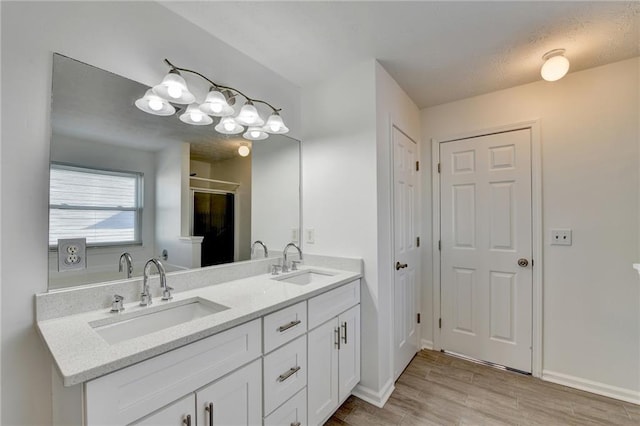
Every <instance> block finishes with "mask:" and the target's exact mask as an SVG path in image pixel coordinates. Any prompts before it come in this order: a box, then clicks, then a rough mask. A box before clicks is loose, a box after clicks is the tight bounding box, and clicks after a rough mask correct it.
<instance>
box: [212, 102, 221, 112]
mask: <svg viewBox="0 0 640 426" xmlns="http://www.w3.org/2000/svg"><path fill="white" fill-rule="evenodd" d="M211 111H213V112H215V113H216V114H217V113H219V112H220V111H222V105H220V104H213V105H211Z"/></svg>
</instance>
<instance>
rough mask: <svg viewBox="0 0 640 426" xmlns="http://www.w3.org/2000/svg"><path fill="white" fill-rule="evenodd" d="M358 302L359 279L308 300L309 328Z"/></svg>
mask: <svg viewBox="0 0 640 426" xmlns="http://www.w3.org/2000/svg"><path fill="white" fill-rule="evenodd" d="M358 303H360V280H357V281H353V282H351V283H349V284H345V285H343V286H342V287H338V288H336V289H334V290H331V291H328V292H326V293H324V294H321V295H320V296H316V297H314V298H313V299H310V300H309V329H312V328H314V327H317V326H319V325H320V324H322V323H323V322H325V321H328V320H330V319H331V318H333V317H335V316H337V315H339V314H341V313H342V312H344V311H346V310H347V309H349V308H350V307H352V306H354V305H357V304H358Z"/></svg>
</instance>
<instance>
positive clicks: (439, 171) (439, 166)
mask: <svg viewBox="0 0 640 426" xmlns="http://www.w3.org/2000/svg"><path fill="white" fill-rule="evenodd" d="M438 173H440V163H438Z"/></svg>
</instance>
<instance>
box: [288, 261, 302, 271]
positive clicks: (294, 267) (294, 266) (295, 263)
mask: <svg viewBox="0 0 640 426" xmlns="http://www.w3.org/2000/svg"><path fill="white" fill-rule="evenodd" d="M301 263H302V260H292V261H291V270H292V271H297V270H298V265H299V264H301Z"/></svg>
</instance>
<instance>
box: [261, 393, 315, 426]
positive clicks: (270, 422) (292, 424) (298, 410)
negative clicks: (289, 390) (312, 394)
mask: <svg viewBox="0 0 640 426" xmlns="http://www.w3.org/2000/svg"><path fill="white" fill-rule="evenodd" d="M264 426H307V388H304V389H302V390H301V391H300V392H298V393H297V394H296V395H295V396H294V397H293V398H291V399H290V400H288V401H287V402H285V403H284V404H282V406H281V407H279V408H278V409H277V410H276V411H274V412H273V413H271V414H269V416H267V417H266V418H265V419H264Z"/></svg>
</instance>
